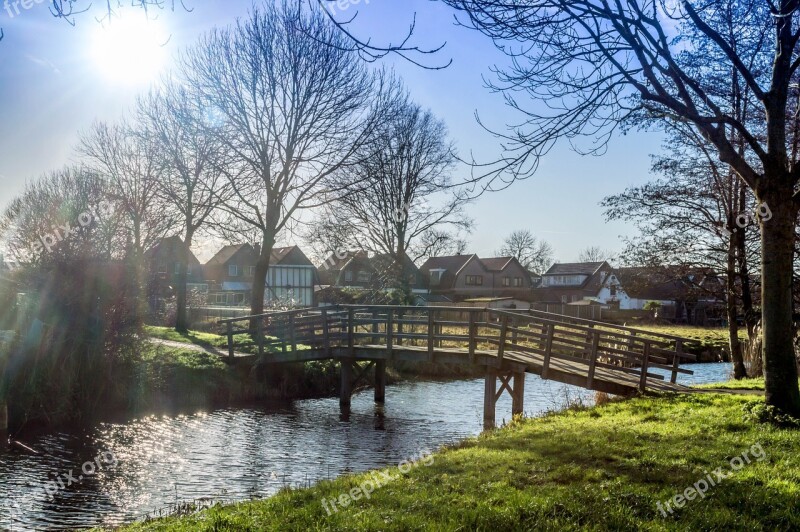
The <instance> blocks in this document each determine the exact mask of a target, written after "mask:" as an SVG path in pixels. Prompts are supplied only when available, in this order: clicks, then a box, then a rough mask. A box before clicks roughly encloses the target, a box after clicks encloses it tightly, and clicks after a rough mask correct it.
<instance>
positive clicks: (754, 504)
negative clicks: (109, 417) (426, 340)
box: [127, 394, 800, 531]
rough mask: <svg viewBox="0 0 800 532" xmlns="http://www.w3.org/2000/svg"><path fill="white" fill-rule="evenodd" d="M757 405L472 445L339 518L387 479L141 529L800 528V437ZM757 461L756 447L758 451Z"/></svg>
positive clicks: (731, 403)
mask: <svg viewBox="0 0 800 532" xmlns="http://www.w3.org/2000/svg"><path fill="white" fill-rule="evenodd" d="M755 401H757V399H756V398H753V397H743V396H731V395H720V394H704V395H681V396H671V395H670V396H663V397H649V398H638V399H633V400H630V401H622V402H612V403H608V404H605V405H603V406H600V407H596V408H592V409H589V410H573V411H566V412H562V413H559V414H554V415H550V416H546V417H544V418H540V419H535V420H525V421H521V422H515V423H512V424H511V426H509V427H506V428H504V429H501V430H499V431H495V432H492V433H488V434H485V435H483V436H481V437H478V438H473V439H469V440H466V441H464V442H463V443H461V444H460V445H458V446H456V447H452V448H448V449H445V450H443V451H441V452H439V453H437V454H435V455H434V460H433V464H432V465H430V466H429V467H426V466H422V465H420V466H419V467H416V468H413V469H412V470H411V471H410V472H409V473H407V474H403V475H400V474H399V473H398V470H397V469H387V470H386V471H388V472H391V473H392V474H397V475H399V478H398V479H397V480H394V481H393V482H390V483H388V484H387V485H385V486H384V487H381V488H379V489H376V490H375V491H374V492H373V493H372V495H371V497H370V498H369V499H366V498H363V497H362V498H360V499H359V500H357V501H354V502H352V503H351V504H349V505H348V506H347V507H345V508H341V509H340V510H339V511H338V512H334V513H332V514H331V515H328V514H327V513H326V511H325V510H324V509H323V506H322V500H323V498H325V499H327V500H330V499H334V498H337V499H338V498H339V497H341V496H342V495H343V494H346V493H348V492H350V490H352V489H354V488H356V487H358V486H359V485H361V484H362V483H364V482H365V481H368V480H372V479H374V478H375V474H374V473H372V474H362V475H352V476H345V477H342V478H339V479H336V480H333V481H325V482H322V483H320V484H319V485H317V486H315V487H312V488H311V489H304V490H293V491H283V492H281V493H279V494H278V495H276V496H275V497H272V498H270V499H267V500H263V501H254V502H249V503H242V504H239V505H234V506H225V507H216V508H213V509H210V510H206V511H204V512H202V513H199V514H196V515H194V516H190V517H183V518H167V519H164V520H159V521H155V522H150V523H146V524H136V525H133V526H131V527H129V528H128V529H127V530H178V531H190V530H191V531H196V530H201V531H202V530H208V531H211V530H214V531H234V530H235V531H261V530H276V531H277V530H281V531H283V530H453V531H455V530H491V531H500V530H503V531H505V530H553V531H560V530H797V529H800V437H798V436H800V434H799V433H798V431H797V430H794V431H793V430H789V429H780V428H776V427H774V426H772V425H766V424H756V423H754V422H752V421H748V420H746V419H745V417H744V407H745V406H747V405H752V404H753V403H754V402H755ZM755 445H760V446H761V448H763V450H764V453H765V455H766V459H765V460H763V461H757V460H752V463H750V464H748V465H746V466H744V468H742V469H741V470H739V471H738V472H735V473H733V474H732V476H731V477H730V478H727V479H725V480H723V481H721V482H720V483H719V484H718V485H716V486H714V487H711V488H710V489H709V490H708V492H707V494H706V497H705V498H704V499H702V500H701V499H696V500H693V501H689V502H687V503H686V506H685V507H683V508H682V509H676V510H675V513H674V514H668V515H667V517H664V516H662V514H661V512H660V511H659V510H658V509H657V507H656V504H657V503H658V502H662V503H663V502H664V501H667V500H670V499H672V498H673V497H674V496H675V495H677V494H678V493H681V492H683V491H684V490H685V489H686V488H689V487H691V486H692V485H693V484H695V483H696V482H698V480H700V479H703V478H705V477H706V475H707V473H706V472H711V471H713V470H714V469H716V468H718V467H722V468H723V469H724V471H726V472H727V471H731V468H730V460H731V459H732V458H734V457H738V456H741V455H742V453H743V452H744V451H747V450H750V449H752V447H753V446H755ZM751 452H752V451H751Z"/></svg>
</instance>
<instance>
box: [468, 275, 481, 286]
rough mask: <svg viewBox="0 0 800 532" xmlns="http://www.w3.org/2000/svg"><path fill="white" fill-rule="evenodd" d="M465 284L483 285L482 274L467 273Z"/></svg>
mask: <svg viewBox="0 0 800 532" xmlns="http://www.w3.org/2000/svg"><path fill="white" fill-rule="evenodd" d="M466 283H467V286H483V275H467V279H466Z"/></svg>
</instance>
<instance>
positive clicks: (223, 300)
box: [215, 294, 228, 305]
mask: <svg viewBox="0 0 800 532" xmlns="http://www.w3.org/2000/svg"><path fill="white" fill-rule="evenodd" d="M215 298H216V302H217V305H227V304H228V294H217V295H216V296H215Z"/></svg>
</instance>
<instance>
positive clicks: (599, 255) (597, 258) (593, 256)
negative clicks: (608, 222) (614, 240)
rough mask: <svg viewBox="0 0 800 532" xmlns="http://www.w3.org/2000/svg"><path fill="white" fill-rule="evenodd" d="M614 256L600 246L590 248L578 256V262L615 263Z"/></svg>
mask: <svg viewBox="0 0 800 532" xmlns="http://www.w3.org/2000/svg"><path fill="white" fill-rule="evenodd" d="M613 260H614V254H613V253H612V252H610V251H607V250H605V249H602V248H601V247H600V246H589V247H587V248H585V249H583V250H581V252H580V253H579V254H578V262H603V261H613Z"/></svg>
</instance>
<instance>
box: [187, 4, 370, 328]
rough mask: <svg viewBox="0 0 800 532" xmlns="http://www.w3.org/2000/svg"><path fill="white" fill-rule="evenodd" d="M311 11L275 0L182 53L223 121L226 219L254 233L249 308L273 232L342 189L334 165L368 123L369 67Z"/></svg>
mask: <svg viewBox="0 0 800 532" xmlns="http://www.w3.org/2000/svg"><path fill="white" fill-rule="evenodd" d="M348 48H349V46H348V43H347V42H346V38H345V37H344V36H343V35H342V34H341V33H340V32H339V31H338V30H337V28H336V27H335V26H334V25H333V24H331V23H330V21H329V20H328V19H327V18H326V17H325V16H324V15H323V14H322V13H320V12H319V11H315V12H313V13H309V12H307V11H306V10H305V9H304V8H303V6H302V5H301V4H300V3H298V2H291V1H289V0H283V1H281V2H276V3H274V4H273V3H269V4H265V5H264V6H262V7H259V8H255V9H254V10H253V12H252V13H251V15H250V16H249V17H248V18H247V19H246V20H242V21H239V22H238V23H237V24H236V25H235V26H234V27H232V28H228V29H224V30H214V31H212V32H211V33H209V34H208V35H206V36H205V37H203V38H202V39H201V41H200V43H199V45H197V46H195V47H193V48H192V49H190V50H189V51H188V52H187V54H186V55H185V56H184V57H183V59H182V71H183V77H184V78H185V79H186V80H187V81H188V83H189V85H190V86H191V87H192V89H193V92H194V95H195V97H196V98H198V99H199V101H200V102H201V103H202V104H203V105H204V106H206V107H207V108H208V109H209V110H210V111H212V112H213V113H214V114H215V115H218V117H219V119H220V121H221V122H223V123H224V126H223V127H222V128H221V130H220V135H219V138H220V140H221V141H222V142H223V143H224V145H225V147H226V149H228V150H230V151H231V153H232V154H233V157H234V160H233V161H232V163H231V164H229V165H226V168H225V174H226V178H227V179H228V181H229V182H230V184H231V186H232V199H231V200H230V201H228V202H226V203H225V204H224V205H223V207H222V209H223V211H224V213H225V215H226V216H227V219H226V220H223V221H224V222H226V224H227V225H228V226H239V227H253V228H257V229H258V230H259V232H260V234H261V242H260V244H261V252H260V253H261V255H260V258H259V260H258V262H257V264H256V268H255V279H254V283H253V294H252V301H251V311H252V313H253V314H254V315H255V314H261V313H262V312H263V309H264V291H265V283H266V276H267V271H268V269H269V260H270V255H271V252H272V248H273V246H274V245H275V241H276V235H277V234H278V232H279V231H280V230H281V229H283V228H284V227H286V225H287V224H288V223H289V222H290V221H291V220H292V219H293V218H294V217H295V216H296V215H297V214H298V212H299V211H302V210H303V209H306V208H311V207H319V206H320V205H322V204H324V203H326V202H328V201H331V200H332V199H333V198H334V196H335V195H334V194H332V193H331V191H334V190H344V189H348V188H349V187H348V183H346V182H344V183H343V182H342V179H343V178H344V179H348V177H347V173H346V172H343V171H342V170H343V169H344V168H346V167H347V166H348V165H351V164H352V163H353V162H355V160H354V159H355V157H356V155H357V153H358V151H359V149H360V148H361V146H362V145H363V143H364V142H366V141H367V140H368V139H369V138H370V136H371V134H372V130H373V128H374V126H375V125H376V124H377V122H378V114H379V113H377V112H376V111H375V108H376V107H378V106H380V104H381V101H382V96H381V94H382V92H381V91H380V88H376V78H375V76H374V74H372V73H370V71H368V70H367V68H366V66H365V65H364V64H363V62H361V61H360V60H359V58H358V55H357V54H356V53H354V52H352V51H351V50H349V49H348Z"/></svg>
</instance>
